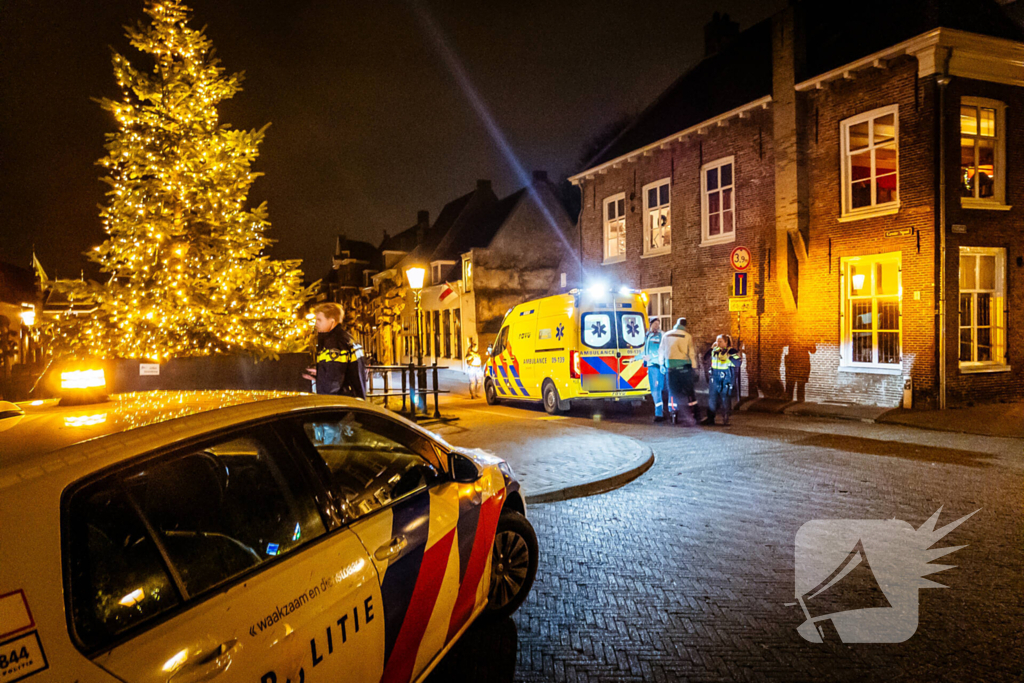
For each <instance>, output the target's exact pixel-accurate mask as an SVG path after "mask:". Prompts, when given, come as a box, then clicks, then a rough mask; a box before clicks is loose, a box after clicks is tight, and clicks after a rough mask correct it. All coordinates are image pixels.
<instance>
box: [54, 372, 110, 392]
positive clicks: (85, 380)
mask: <svg viewBox="0 0 1024 683" xmlns="http://www.w3.org/2000/svg"><path fill="white" fill-rule="evenodd" d="M106 385H107V378H106V375H104V374H103V368H95V369H92V370H65V371H64V372H62V373H60V388H61V389H97V388H100V387H105V386H106Z"/></svg>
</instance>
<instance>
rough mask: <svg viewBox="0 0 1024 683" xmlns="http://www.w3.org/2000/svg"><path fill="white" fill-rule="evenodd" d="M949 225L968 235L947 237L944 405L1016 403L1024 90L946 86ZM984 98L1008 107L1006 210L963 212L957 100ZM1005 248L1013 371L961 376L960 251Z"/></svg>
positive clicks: (1022, 381)
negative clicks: (965, 249) (974, 248)
mask: <svg viewBox="0 0 1024 683" xmlns="http://www.w3.org/2000/svg"><path fill="white" fill-rule="evenodd" d="M946 96H947V116H948V118H947V120H946V132H947V135H946V145H947V154H948V156H947V163H948V165H947V167H946V178H947V181H948V183H947V204H946V206H947V217H948V218H947V223H948V224H949V225H954V224H959V225H964V226H966V229H967V232H966V234H957V233H953V232H951V231H950V232H947V234H946V240H947V243H946V246H947V264H948V265H947V268H948V271H947V272H948V275H947V282H946V284H947V289H946V299H947V311H948V314H947V320H948V322H947V336H946V340H947V341H946V344H947V355H946V358H947V365H946V377H947V394H946V395H947V401H948V403H949V405H957V404H960V403H967V402H973V401H991V400H998V399H1019V398H1021V397H1022V396H1024V325H1021V322H1020V321H1021V320H1022V319H1024V230H1022V228H1024V89H1022V88H1019V87H1013V86H1007V85H1001V84H998V83H989V82H984V81H975V80H969V79H964V78H953V79H952V81H951V82H950V84H949V86H947V93H946ZM963 96H968V97H971V96H973V97H985V98H989V99H995V100H999V101H1001V102H1003V103H1005V104H1006V122H1005V123H1006V125H1005V128H1004V132H1005V134H1006V136H1007V139H1006V166H1007V171H1006V174H1007V177H1006V204H1008V205H1010V206H1012V208H1011V209H1010V210H1008V211H995V210H980V209H963V208H961V202H960V195H959V192H958V188H957V181H958V177H959V172H960V168H959V159H960V146H959V145H960V141H959V104H960V98H961V97H963ZM961 246H965V247H968V246H970V247H1002V248H1004V249H1006V289H1007V292H1006V293H1007V304H1008V305H1007V308H1008V309H1009V314H1008V321H1007V323H1008V324H1007V346H1008V351H1009V354H1008V361H1009V366H1010V368H1012V371H1011V372H999V373H974V374H968V373H963V372H961V371H960V369H959V363H958V357H959V356H958V304H959V284H958V283H959V281H958V270H959V248H960V247H961Z"/></svg>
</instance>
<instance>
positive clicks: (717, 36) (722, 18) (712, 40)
mask: <svg viewBox="0 0 1024 683" xmlns="http://www.w3.org/2000/svg"><path fill="white" fill-rule="evenodd" d="M739 34H740V25H739V23H737V22H735V21H732V20H730V19H729V15H728V14H720V13H718V12H715V14H714V15H713V16H712V17H711V21H709V22H708V23H707V24H705V25H704V56H705V57H710V56H711V55H713V54H716V53H718V52H721V51H722V50H724V49H725V48H727V47H729V44H730V43H732V41H734V40H735V39H736V37H737V36H739Z"/></svg>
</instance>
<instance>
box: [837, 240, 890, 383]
mask: <svg viewBox="0 0 1024 683" xmlns="http://www.w3.org/2000/svg"><path fill="white" fill-rule="evenodd" d="M892 262H895V263H896V273H897V276H896V277H897V281H896V294H895V295H883V296H879V295H876V294H874V293H873V292H874V286H875V285H874V279H875V272H876V271H875V268H874V265H875V264H876V263H892ZM853 264H868V265H869V268H868V272H870V273H871V283H870V284H871V292H872V294H869V295H867V296H859V297H856V300H861V301H862V300H864V299H869V300H871V302H872V303H871V320H872V327H871V332H872V350H871V356H872V361H871V362H870V363H865V362H862V361H861V362H858V361H854V360H853V331H854V330H853V308H852V303H853V301H854V298H853V297H851V296H850V280H849V278H850V274H849V271H850V266H851V265H853ZM839 272H840V275H839V285H840V287H839V288H840V292H841V296H840V305H839V329H840V340H841V341H840V347H839V348H840V351H839V366H840V368H839V369H840V370H843V371H847V372H869V373H870V372H874V373H884V374H900V373H901V372H902V371H903V256H902V253H901V252H898V251H897V252H889V253H886V254H871V255H867V256H850V257H846V258H843V259H841V261H840V271H839ZM892 296H895V297H896V299H897V303H898V308H897V319H898V324H899V330H898V332H899V349H898V351H899V359H900V360H899V361H898V362H896V363H880V362H878V353H879V348H878V332H879V330H878V324H877V321H878V300H879V299H889V298H891V297H892ZM859 331H864V330H859Z"/></svg>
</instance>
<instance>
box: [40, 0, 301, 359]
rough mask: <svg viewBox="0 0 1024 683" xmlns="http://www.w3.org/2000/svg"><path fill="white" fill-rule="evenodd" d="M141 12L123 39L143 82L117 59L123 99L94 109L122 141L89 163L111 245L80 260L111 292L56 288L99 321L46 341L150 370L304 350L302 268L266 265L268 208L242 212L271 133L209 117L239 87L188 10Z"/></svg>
mask: <svg viewBox="0 0 1024 683" xmlns="http://www.w3.org/2000/svg"><path fill="white" fill-rule="evenodd" d="M145 12H146V14H147V15H149V17H150V21H149V22H148V23H142V22H140V23H139V24H138V25H137V26H135V27H127V28H126V31H127V36H128V38H129V39H130V41H131V45H132V46H133V47H135V48H137V49H138V50H139V51H140V52H141V53H143V55H144V56H145V57H147V58H151V59H152V61H153V62H154V65H153V67H152V69H148V70H146V69H140V68H137V67H136V66H133V65H132V64H131V63H130V62H129V61H128V59H127V58H125V57H124V56H123V55H121V54H117V53H115V54H114V56H113V65H114V76H115V78H116V79H117V84H118V86H120V88H121V92H122V97H121V98H120V99H119V100H110V99H103V100H101V101H100V104H101V106H102V107H103V108H104V109H106V110H107V111H109V112H110V113H111V114H113V116H114V120H115V121H116V123H117V129H116V130H115V132H113V133H108V134H107V135H106V145H105V147H106V150H107V155H106V156H105V157H103V158H102V159H100V161H99V162H98V163H99V164H100V165H102V166H104V167H105V168H106V169H107V171H108V173H109V175H108V176H107V177H105V178H104V179H103V180H104V181H106V182H107V183H109V184H110V191H109V192H107V201H106V203H105V204H104V205H103V206H102V207H101V211H100V217H101V218H102V219H103V226H104V229H105V231H106V233H107V236H108V238H107V240H106V241H105V242H104V243H103V244H102V245H101V246H99V247H97V248H96V249H95V250H94V251H93V252H91V253H90V254H89V257H90V258H91V259H92V260H93V261H94V262H96V263H97V264H99V266H100V268H101V270H102V271H103V273H105V278H104V279H107V278H109V280H108V281H107V282H106V283H104V284H95V283H91V284H89V283H86V284H83V283H79V284H78V285H70V284H66V285H65V286H66V287H70V288H72V289H73V291H71V292H69V294H70V295H71V296H73V297H74V298H77V299H91V300H92V301H93V302H95V304H96V306H97V308H96V310H95V313H94V314H92V315H90V316H87V317H82V318H78V319H74V318H70V317H69V318H65V319H62V320H59V321H58V322H57V323H56V324H55V325H53V326H52V329H51V333H52V336H53V338H54V341H55V343H56V345H57V346H58V348H59V349H60V350H61V351H63V352H64V353H73V354H75V355H78V356H83V355H90V356H102V357H119V358H148V359H156V360H164V359H167V358H172V357H180V356H197V355H205V354H209V353H233V352H247V353H253V354H255V355H258V356H261V357H265V356H275V355H276V354H277V353H282V352H290V351H298V350H301V348H302V347H303V346H304V345H305V344H306V342H307V341H308V338H309V333H310V329H311V328H310V325H309V323H308V322H307V321H306V320H305V319H303V318H301V317H300V311H301V308H302V305H303V304H304V302H305V301H306V300H308V299H309V297H310V296H311V295H312V288H309V289H305V288H303V285H302V271H301V270H300V269H299V265H300V262H299V261H275V260H272V259H270V258H269V257H268V256H267V255H266V249H267V247H268V246H269V245H270V244H271V243H272V240H270V239H268V238H267V236H266V233H267V230H268V228H269V227H270V223H269V221H268V217H267V208H266V204H265V203H264V204H261V205H260V206H258V207H256V208H247V206H246V204H247V195H248V192H249V188H250V186H251V185H252V183H253V181H254V180H255V179H256V178H257V177H258V176H260V175H262V174H260V173H255V172H253V171H252V168H251V167H252V164H253V162H254V161H255V159H256V156H257V154H258V148H259V145H260V142H261V141H262V140H263V132H264V130H265V129H266V127H264V128H263V129H261V130H259V131H243V130H233V129H231V127H230V126H229V125H228V124H224V123H221V122H220V121H219V119H218V115H217V105H218V104H219V103H220V102H221V101H223V100H226V99H229V98H231V97H233V96H234V95H235V94H236V93H237V92H239V91H240V90H241V86H240V83H241V80H242V75H241V74H233V75H227V74H226V73H225V72H224V69H223V68H222V67H221V66H220V64H219V60H217V59H215V58H214V56H213V52H214V51H213V49H212V44H211V41H210V40H209V38H207V37H206V35H205V34H204V33H203V31H202V30H194V29H192V28H190V27H189V26H188V23H189V19H190V14H191V10H190V9H189V8H188V7H186V6H184V5H182V4H180V3H179V2H178V1H177V0H164V1H160V2H154V1H152V0H151V1H150V2H148V3H147V5H146V9H145Z"/></svg>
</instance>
